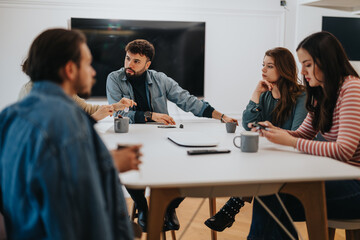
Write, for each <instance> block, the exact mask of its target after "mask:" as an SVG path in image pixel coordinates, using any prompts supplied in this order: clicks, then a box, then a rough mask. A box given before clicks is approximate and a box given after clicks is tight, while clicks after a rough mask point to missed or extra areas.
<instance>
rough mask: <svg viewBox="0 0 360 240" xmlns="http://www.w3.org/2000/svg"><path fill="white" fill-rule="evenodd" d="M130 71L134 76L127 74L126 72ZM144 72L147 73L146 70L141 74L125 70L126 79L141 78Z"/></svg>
mask: <svg viewBox="0 0 360 240" xmlns="http://www.w3.org/2000/svg"><path fill="white" fill-rule="evenodd" d="M128 69H130V70H131V71H132V72H133V73H134V74H129V73H127V71H126V70H128ZM144 72H145V69H144V71H143V72H141V73H139V72H135V71H134V70H133V69H131V68H125V75H126V78H127V79H128V80H131V79H134V78H137V77H139V76H141V75H142V74H143V73H144Z"/></svg>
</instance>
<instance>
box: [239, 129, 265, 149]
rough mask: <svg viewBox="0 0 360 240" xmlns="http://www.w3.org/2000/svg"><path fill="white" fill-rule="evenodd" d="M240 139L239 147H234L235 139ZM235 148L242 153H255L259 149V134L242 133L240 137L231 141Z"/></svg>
mask: <svg viewBox="0 0 360 240" xmlns="http://www.w3.org/2000/svg"><path fill="white" fill-rule="evenodd" d="M236 138H240V140H241V141H240V146H238V145H236V143H235V139H236ZM233 143H234V145H235V147H237V148H240V149H241V151H242V152H257V151H258V149H259V133H258V132H251V131H244V132H242V133H241V134H240V136H236V137H234V139H233Z"/></svg>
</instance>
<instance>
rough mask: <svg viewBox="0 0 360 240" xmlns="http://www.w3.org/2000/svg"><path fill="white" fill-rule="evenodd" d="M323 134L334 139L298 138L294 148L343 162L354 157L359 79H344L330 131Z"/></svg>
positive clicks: (359, 121) (359, 127)
mask: <svg viewBox="0 0 360 240" xmlns="http://www.w3.org/2000/svg"><path fill="white" fill-rule="evenodd" d="M307 119H308V118H307ZM302 125H304V124H302ZM310 126H311V122H310ZM305 127H306V126H304V128H305ZM325 134H326V135H328V136H330V138H333V139H334V141H332V142H331V141H330V142H320V141H313V140H306V139H302V138H299V139H298V141H297V145H296V148H297V149H298V150H300V151H302V152H305V153H309V154H313V155H319V156H326V157H331V158H334V159H338V160H340V161H344V162H347V161H349V160H351V159H352V158H353V157H354V155H355V152H357V150H358V147H359V141H360V79H358V78H355V77H348V78H347V79H346V80H345V82H344V84H343V86H342V87H341V91H340V94H339V97H338V99H337V103H336V107H335V109H334V113H333V126H332V128H331V129H330V132H328V133H325ZM332 134H334V135H333V136H332Z"/></svg>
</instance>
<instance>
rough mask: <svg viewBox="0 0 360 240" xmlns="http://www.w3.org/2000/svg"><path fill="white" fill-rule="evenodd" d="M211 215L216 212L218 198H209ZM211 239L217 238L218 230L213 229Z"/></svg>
mask: <svg viewBox="0 0 360 240" xmlns="http://www.w3.org/2000/svg"><path fill="white" fill-rule="evenodd" d="M209 209H210V217H212V216H214V215H215V214H216V198H209ZM211 240H217V233H216V231H214V230H212V229H211Z"/></svg>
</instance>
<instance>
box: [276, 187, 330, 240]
mask: <svg viewBox="0 0 360 240" xmlns="http://www.w3.org/2000/svg"><path fill="white" fill-rule="evenodd" d="M280 192H281V193H288V194H291V195H293V196H295V197H296V198H298V199H299V200H300V201H301V203H302V204H303V206H304V209H305V216H306V226H307V229H308V234H309V239H310V240H313V239H316V240H328V239H329V236H328V224H327V212H326V199H325V183H324V182H323V181H322V182H300V183H286V184H285V185H284V187H283V188H282V189H281V191H280Z"/></svg>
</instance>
